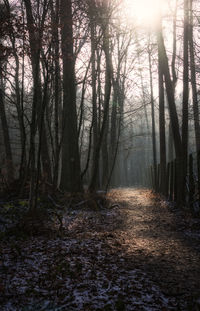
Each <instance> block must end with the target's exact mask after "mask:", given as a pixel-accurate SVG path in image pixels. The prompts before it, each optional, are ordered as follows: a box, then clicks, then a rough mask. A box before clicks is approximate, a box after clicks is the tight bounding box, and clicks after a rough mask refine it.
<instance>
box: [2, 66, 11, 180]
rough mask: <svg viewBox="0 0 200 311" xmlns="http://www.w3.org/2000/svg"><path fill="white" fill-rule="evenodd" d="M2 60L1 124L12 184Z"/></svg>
mask: <svg viewBox="0 0 200 311" xmlns="http://www.w3.org/2000/svg"><path fill="white" fill-rule="evenodd" d="M1 66H2V64H1V60H0V77H1V78H0V115H1V124H2V131H3V139H4V146H5V156H6V159H5V163H6V170H7V178H8V182H9V183H10V182H12V181H13V179H14V167H13V157H12V150H11V144H10V135H9V128H8V121H7V117H6V110H5V103H4V86H3V81H2V68H1Z"/></svg>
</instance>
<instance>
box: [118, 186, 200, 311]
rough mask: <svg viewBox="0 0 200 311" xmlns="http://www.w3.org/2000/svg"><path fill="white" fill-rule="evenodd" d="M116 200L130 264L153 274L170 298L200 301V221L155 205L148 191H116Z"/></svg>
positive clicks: (158, 204) (156, 203)
mask: <svg viewBox="0 0 200 311" xmlns="http://www.w3.org/2000/svg"><path fill="white" fill-rule="evenodd" d="M114 196H115V198H116V201H117V202H119V204H120V207H121V215H122V217H123V219H124V224H123V226H122V227H121V229H120V230H119V231H118V232H116V235H117V236H118V237H119V236H120V237H121V238H120V239H119V241H120V243H121V244H122V245H123V249H124V256H125V257H128V258H129V260H130V262H129V263H131V262H132V263H133V265H135V264H136V263H137V265H138V267H139V268H140V269H144V270H145V271H146V272H148V273H150V274H151V276H152V278H153V279H154V281H155V282H156V283H157V284H159V286H160V287H161V288H162V292H164V293H165V294H166V295H167V296H174V297H180V299H187V300H188V299H189V300H190V299H191V300H192V298H191V296H192V295H194V296H195V299H196V298H197V297H198V298H199V297H200V219H199V218H196V219H195V218H192V217H191V216H190V215H189V214H188V215H185V213H183V212H181V211H177V210H176V209H175V208H170V207H169V206H167V204H164V203H163V202H162V201H157V202H156V197H154V196H152V195H151V194H150V192H149V191H147V190H141V189H123V190H118V191H116V190H115V191H114ZM186 297H187V298H186ZM188 297H190V298H188ZM198 298H197V299H198ZM192 310H193V309H192ZM198 310H199V309H198Z"/></svg>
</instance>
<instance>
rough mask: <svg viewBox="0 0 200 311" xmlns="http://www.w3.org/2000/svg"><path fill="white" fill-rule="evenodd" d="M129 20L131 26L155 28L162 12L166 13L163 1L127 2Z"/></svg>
mask: <svg viewBox="0 0 200 311" xmlns="http://www.w3.org/2000/svg"><path fill="white" fill-rule="evenodd" d="M125 3H126V10H127V18H128V22H129V23H130V24H140V25H143V26H147V27H148V26H155V25H156V22H157V21H158V17H159V14H160V12H162V11H164V10H165V9H166V8H165V3H166V2H165V1H163V0H125Z"/></svg>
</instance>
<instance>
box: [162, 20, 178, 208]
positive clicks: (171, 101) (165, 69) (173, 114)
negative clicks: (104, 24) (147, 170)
mask: <svg viewBox="0 0 200 311" xmlns="http://www.w3.org/2000/svg"><path fill="white" fill-rule="evenodd" d="M157 43H158V53H159V58H160V69H161V71H162V74H163V76H164V78H165V87H166V93H167V99H168V107H169V115H170V122H171V126H172V133H173V139H174V147H175V152H176V158H177V163H178V167H177V184H178V185H182V181H183V172H182V140H181V135H180V129H179V121H178V115H177V111H176V104H175V98H174V87H173V83H172V80H171V77H170V71H169V64H168V58H167V54H166V49H165V45H164V40H163V34H162V24H161V21H160V25H159V28H158V31H157ZM177 203H178V204H179V205H180V204H181V203H182V188H181V187H178V194H177Z"/></svg>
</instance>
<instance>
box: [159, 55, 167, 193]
mask: <svg viewBox="0 0 200 311" xmlns="http://www.w3.org/2000/svg"><path fill="white" fill-rule="evenodd" d="M160 62H161V60H160V57H159V55H158V87H159V133H160V190H161V193H162V194H164V195H165V194H166V139H165V96H164V81H163V73H162V70H161V64H160Z"/></svg>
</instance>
